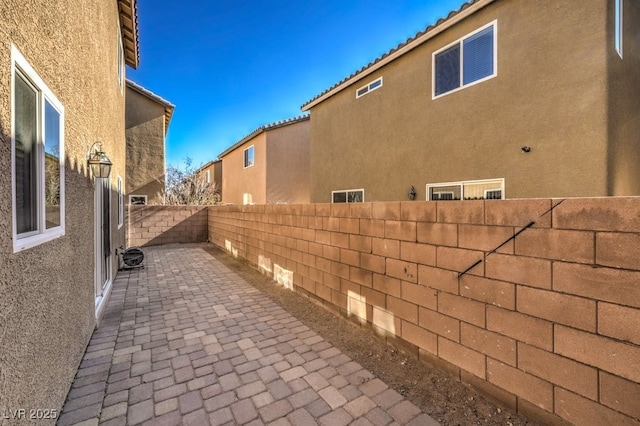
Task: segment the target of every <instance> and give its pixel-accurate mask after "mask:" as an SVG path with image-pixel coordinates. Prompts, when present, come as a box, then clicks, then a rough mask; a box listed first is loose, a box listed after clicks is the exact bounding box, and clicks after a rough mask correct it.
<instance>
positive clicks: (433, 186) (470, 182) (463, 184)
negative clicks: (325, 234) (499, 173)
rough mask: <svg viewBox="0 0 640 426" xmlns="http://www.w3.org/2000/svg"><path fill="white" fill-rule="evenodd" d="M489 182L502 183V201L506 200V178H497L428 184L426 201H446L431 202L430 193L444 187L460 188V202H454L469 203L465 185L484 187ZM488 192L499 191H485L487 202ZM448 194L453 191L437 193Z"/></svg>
mask: <svg viewBox="0 0 640 426" xmlns="http://www.w3.org/2000/svg"><path fill="white" fill-rule="evenodd" d="M489 182H500V191H502V194H501V195H502V198H501V200H504V199H505V191H504V178H495V179H478V180H464V181H457V182H438V183H428V184H427V187H426V192H427V194H426V200H427V201H445V200H431V199H429V193H430V189H431V188H438V187H442V186H460V200H452V201H468V200H465V199H464V186H465V185H470V184H471V185H472V184H478V185H482V184H484V183H489ZM487 191H497V189H489V190H487V189H485V190H484V194H485V198H484V199H485V200H486V199H487V197H486V194H487ZM446 192H451V191H436V193H446ZM495 199H496V198H492V200H495ZM446 201H450V200H446Z"/></svg>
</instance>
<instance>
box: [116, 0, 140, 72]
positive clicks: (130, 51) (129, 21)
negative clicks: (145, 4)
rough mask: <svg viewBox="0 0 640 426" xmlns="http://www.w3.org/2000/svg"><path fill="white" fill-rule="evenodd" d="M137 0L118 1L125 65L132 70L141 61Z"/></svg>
mask: <svg viewBox="0 0 640 426" xmlns="http://www.w3.org/2000/svg"><path fill="white" fill-rule="evenodd" d="M136 1H137V0H118V11H119V12H120V30H121V33H122V43H123V45H124V58H125V63H126V64H127V65H129V66H130V67H131V68H138V63H139V60H140V53H139V46H138V10H137V5H136Z"/></svg>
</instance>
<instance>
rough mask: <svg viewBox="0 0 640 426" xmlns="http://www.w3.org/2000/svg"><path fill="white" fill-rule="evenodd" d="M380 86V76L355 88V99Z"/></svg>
mask: <svg viewBox="0 0 640 426" xmlns="http://www.w3.org/2000/svg"><path fill="white" fill-rule="evenodd" d="M380 87H382V77H379V78H377V79H375V80H373V81H372V82H371V83H368V84H365V85H364V86H362V87H361V88H359V89H358V90H356V99H357V98H359V97H361V96H364V95H366V94H367V93H369V92H372V91H374V90H376V89H379V88H380Z"/></svg>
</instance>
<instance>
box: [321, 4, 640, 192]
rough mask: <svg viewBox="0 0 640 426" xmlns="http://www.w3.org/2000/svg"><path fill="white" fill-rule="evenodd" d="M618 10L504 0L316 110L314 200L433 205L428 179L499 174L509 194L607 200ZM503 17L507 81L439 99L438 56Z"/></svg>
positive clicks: (501, 59)
mask: <svg viewBox="0 0 640 426" xmlns="http://www.w3.org/2000/svg"><path fill="white" fill-rule="evenodd" d="M610 3H612V2H606V1H603V0H585V1H583V2H580V7H576V3H575V1H573V0H553V1H551V0H548V1H535V2H520V1H505V0H499V1H496V2H494V3H492V4H490V5H489V6H487V7H485V8H483V9H481V10H480V11H479V12H478V13H476V14H474V15H471V16H470V17H469V18H467V19H465V20H463V21H461V22H460V23H458V24H456V25H454V26H453V27H451V28H450V29H448V30H446V31H444V32H443V33H441V34H439V35H437V36H435V37H433V38H432V39H431V40H429V41H427V42H426V43H424V44H422V45H421V46H420V47H418V48H416V49H414V50H412V51H411V52H409V53H407V54H405V55H404V56H402V57H400V58H399V59H397V60H395V61H393V62H391V63H389V64H388V65H386V66H384V67H383V68H381V69H380V70H378V71H376V72H374V73H373V74H371V75H369V76H367V77H365V78H364V79H362V80H361V81H358V82H355V83H354V84H353V85H351V86H350V87H348V88H347V89H345V90H343V91H342V92H340V93H338V94H336V95H334V96H332V97H330V98H328V99H327V100H325V101H324V102H321V103H320V104H318V105H317V106H315V107H313V108H312V109H311V116H312V119H311V186H312V190H311V201H312V202H329V201H330V200H331V191H332V190H342V189H352V188H364V190H365V200H367V201H386V200H406V199H407V192H408V190H409V187H410V185H413V186H414V187H415V189H416V190H417V197H416V199H418V200H424V199H425V197H426V194H425V186H426V184H427V183H438V182H448V181H461V180H474V179H490V178H504V179H505V182H506V183H505V195H506V197H508V198H515V197H551V196H553V197H564V196H599V195H607V193H608V190H607V111H608V108H607V99H608V98H607V91H606V82H607V68H606V58H607V55H608V52H609V50H611V49H610V48H611V45H612V43H613V41H612V40H609V36H608V35H607V33H606V28H607V25H606V22H607V21H606V17H607V13H608V10H607V7H608V5H609V4H610ZM625 3H627V2H625ZM494 20H497V40H498V41H497V52H498V53H497V60H498V65H497V76H496V77H495V78H492V79H490V80H488V81H485V82H482V83H480V84H476V85H474V86H470V87H467V88H465V89H462V90H460V91H458V92H455V93H450V94H448V95H446V96H443V97H440V98H438V99H435V100H433V99H432V54H433V52H435V51H437V50H439V49H441V48H443V47H445V46H447V45H448V44H449V43H451V42H453V41H455V40H457V39H459V38H460V37H464V36H466V35H467V34H469V33H470V32H473V31H475V30H476V29H478V28H480V27H481V26H483V25H485V24H488V23H490V22H492V21H494ZM380 76H382V77H383V86H382V87H381V88H379V89H377V90H375V91H372V92H370V93H369V94H367V95H365V96H363V97H361V98H359V99H356V97H355V91H356V89H357V88H359V87H361V86H363V85H364V84H366V83H369V82H371V81H373V80H374V79H376V78H378V77H380ZM625 89H628V88H625ZM636 98H637V96H636ZM522 146H529V147H531V152H530V153H528V154H523V153H522V151H521V147H522Z"/></svg>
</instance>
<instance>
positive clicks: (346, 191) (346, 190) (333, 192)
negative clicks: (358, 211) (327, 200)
mask: <svg viewBox="0 0 640 426" xmlns="http://www.w3.org/2000/svg"><path fill="white" fill-rule="evenodd" d="M343 192H344V194H345V196H346V197H345V199H346V201H345V204H349V203H360V202H362V203H364V188H358V189H341V190H338V191H331V204H343V203H334V202H333V195H334V194H338V193H343ZM349 192H362V201H349Z"/></svg>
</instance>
